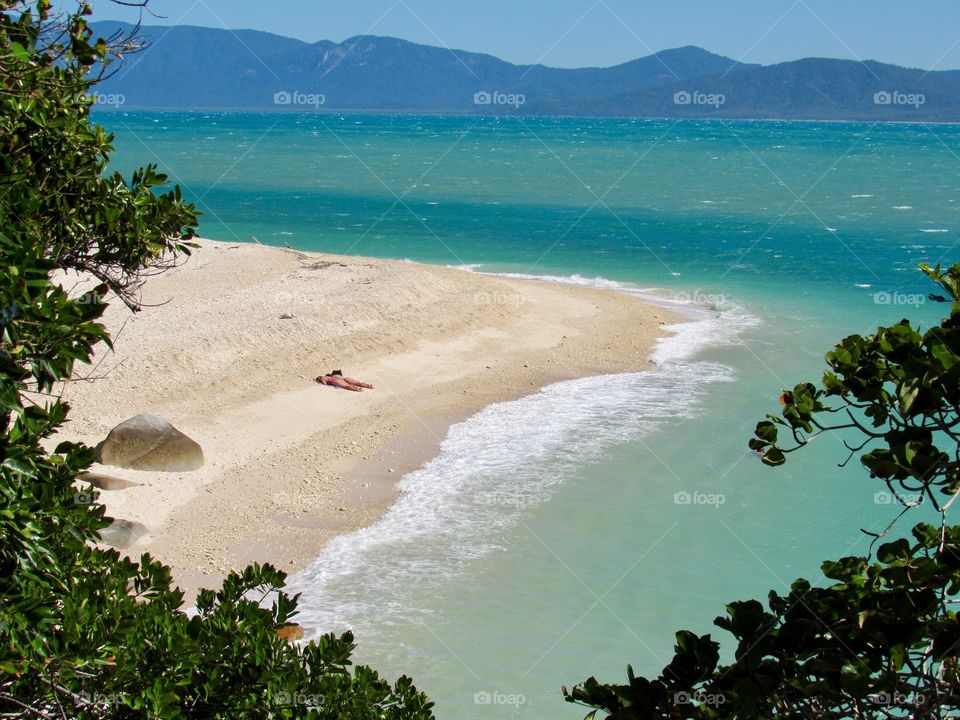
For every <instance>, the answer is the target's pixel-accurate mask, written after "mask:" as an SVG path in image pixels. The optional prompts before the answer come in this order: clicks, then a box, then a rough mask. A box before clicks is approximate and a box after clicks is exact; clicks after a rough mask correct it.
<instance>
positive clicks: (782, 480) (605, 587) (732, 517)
mask: <svg viewBox="0 0 960 720" xmlns="http://www.w3.org/2000/svg"><path fill="white" fill-rule="evenodd" d="M98 119H99V120H100V121H101V122H103V123H104V124H105V125H107V126H108V127H109V128H110V129H112V130H113V131H115V132H116V133H117V140H116V143H115V144H116V145H117V153H116V155H115V164H116V165H117V166H118V167H119V168H120V169H128V168H130V167H132V166H133V164H134V163H144V162H150V161H154V162H158V163H159V164H160V165H161V169H164V170H166V171H167V172H169V173H170V175H171V178H172V179H173V180H175V181H177V182H180V183H181V185H182V186H183V187H184V190H185V193H186V194H187V196H188V197H190V198H192V199H194V200H195V201H197V202H198V205H199V206H200V208H201V209H202V210H203V211H204V213H205V215H204V217H203V222H202V226H201V232H202V234H203V235H204V236H207V237H212V238H215V239H219V240H239V241H249V240H251V239H252V238H256V239H258V240H260V241H261V242H265V243H274V244H283V243H289V244H290V245H292V246H294V247H297V248H300V249H305V250H323V251H330V252H348V253H354V254H367V255H373V256H379V257H395V258H410V259H415V260H420V261H425V262H432V263H441V264H449V265H458V266H468V267H470V268H471V269H473V270H475V271H480V272H494V273H510V274H514V275H529V276H537V277H540V276H552V277H553V278H554V279H555V280H557V281H563V282H574V283H577V284H592V285H596V286H603V287H610V288H613V289H616V290H618V291H622V292H632V293H635V294H638V295H640V296H642V297H645V298H648V299H655V300H656V301H658V302H667V303H673V304H679V305H682V306H685V307H687V309H688V310H689V311H691V312H693V314H694V316H695V317H694V319H695V322H693V323H691V324H689V325H685V326H683V327H682V328H681V329H680V331H679V333H678V334H677V335H676V336H675V337H673V338H670V339H668V340H666V341H664V342H663V343H662V344H661V345H660V346H659V347H658V349H657V352H656V355H655V358H654V359H655V360H656V363H657V366H656V368H655V369H654V370H652V371H651V372H649V373H643V374H637V375H625V376H611V377H604V378H588V379H584V380H578V381H574V382H571V383H563V384H560V385H555V386H551V387H549V388H546V389H544V390H543V391H542V392H540V393H538V394H536V395H533V396H531V397H528V398H524V399H521V400H518V401H516V402H514V403H506V404H502V405H497V406H492V407H490V408H487V409H486V410H484V411H482V412H481V413H479V414H478V415H477V416H475V417H473V418H470V419H468V420H466V421H465V422H463V423H461V424H459V425H457V426H455V427H454V428H452V429H451V431H450V434H449V436H448V437H447V440H446V441H445V443H444V445H443V448H442V452H441V455H440V456H439V457H438V458H436V459H435V460H434V461H433V462H431V463H429V464H428V465H426V466H424V467H423V468H421V469H419V470H417V471H415V472H413V473H411V474H409V475H407V476H406V477H405V478H403V480H402V481H401V486H402V488H403V491H404V492H403V495H402V497H401V499H400V501H399V502H398V503H397V505H396V506H395V507H394V508H393V509H392V510H391V511H390V512H389V513H388V514H387V516H386V517H385V518H384V519H383V520H382V521H381V522H380V523H378V524H377V525H375V526H373V527H371V528H367V529H366V530H363V531H360V532H358V533H355V534H353V535H349V536H344V537H341V538H339V539H337V540H336V541H334V542H333V543H331V545H330V546H329V547H328V548H327V550H326V551H325V552H324V553H323V555H322V556H321V557H320V558H319V559H318V561H317V562H316V563H315V564H314V565H313V566H312V567H311V568H309V569H308V570H306V571H305V572H303V573H300V574H299V575H298V576H296V577H295V578H294V579H293V585H294V586H295V587H296V588H297V589H298V590H300V591H302V592H303V594H304V597H303V603H302V608H303V613H302V615H301V621H302V622H304V623H305V624H316V625H319V626H321V627H323V628H324V629H338V628H341V627H352V628H354V630H355V632H356V635H357V638H358V642H359V650H358V659H359V660H361V661H364V662H370V663H371V664H373V665H375V666H376V667H378V668H382V669H384V670H385V671H386V672H387V673H388V674H391V675H399V674H400V673H403V672H405V673H408V674H411V675H412V676H413V677H414V678H415V680H416V681H417V684H418V686H419V687H421V688H422V689H424V690H426V691H427V692H428V693H429V694H430V695H431V696H432V697H433V698H435V699H436V700H437V703H438V705H437V713H438V715H439V717H442V718H488V717H489V718H497V717H522V718H546V717H571V718H574V717H581V716H582V715H583V712H582V711H581V710H580V709H579V708H576V707H573V706H567V705H565V704H564V703H563V702H562V700H561V697H560V693H559V686H560V685H561V684H566V685H572V684H574V683H576V682H578V681H580V680H583V679H585V678H586V677H587V676H589V675H597V676H598V677H600V678H602V679H605V680H609V681H621V680H622V679H623V678H624V676H625V667H626V664H627V663H628V662H630V663H632V664H633V666H634V668H635V669H636V671H637V672H638V674H639V673H656V672H657V671H658V670H659V669H660V668H661V667H662V666H663V665H664V664H665V663H666V662H668V661H669V659H670V656H671V652H672V644H673V633H674V632H675V630H677V629H680V628H684V627H686V628H691V629H694V630H697V631H701V632H708V631H710V629H711V622H712V620H713V618H714V617H715V616H716V615H718V614H721V613H722V611H723V605H724V603H725V602H727V601H729V600H733V599H742V598H746V597H751V596H753V597H760V598H761V599H762V598H763V597H764V596H765V595H766V592H767V591H768V590H769V589H771V588H774V589H777V590H779V591H784V590H785V589H786V587H787V586H788V585H789V582H790V581H791V580H792V579H793V578H795V577H798V576H806V577H810V578H816V577H818V576H819V574H818V568H819V563H820V561H821V560H823V559H825V558H828V557H840V556H843V555H847V554H853V553H857V552H863V551H864V549H865V547H866V542H865V538H864V536H863V535H862V534H861V533H860V532H859V529H860V528H868V529H879V528H880V527H882V526H883V525H884V524H885V522H886V521H887V520H888V519H889V518H890V517H892V515H893V514H894V509H893V508H892V507H891V506H890V505H889V504H888V502H887V500H888V499H887V498H885V497H884V496H882V495H881V496H875V493H876V491H877V490H878V488H877V487H876V486H875V485H873V484H871V482H870V481H869V479H868V478H867V477H866V475H865V474H864V473H863V472H861V471H860V470H859V469H858V468H857V467H855V465H856V464H855V463H854V464H853V466H851V467H847V468H845V469H840V468H838V467H837V463H839V462H840V461H842V460H843V459H844V457H845V452H844V450H843V447H842V445H841V444H840V442H839V441H838V440H837V439H836V438H830V437H827V438H823V439H821V440H820V441H818V442H817V443H815V444H814V445H812V446H811V447H810V448H808V449H807V451H805V452H804V453H801V454H799V455H797V456H795V457H794V458H792V459H791V462H790V463H788V465H787V466H786V467H784V468H780V469H777V470H771V469H768V468H764V467H762V466H761V464H760V463H759V462H758V461H757V459H756V458H755V457H754V456H753V455H752V454H751V453H750V452H749V451H748V450H747V448H746V442H747V440H748V439H749V437H750V436H751V433H752V429H753V426H754V424H755V423H756V421H757V420H759V419H762V418H763V416H764V414H765V413H767V412H771V411H775V409H776V407H777V403H776V399H777V397H778V396H779V388H781V387H782V386H785V385H786V386H789V385H793V384H794V383H796V382H799V381H801V380H813V379H816V378H817V377H818V376H819V374H820V373H821V372H822V364H823V363H822V357H823V353H824V352H825V351H826V350H827V349H829V347H830V346H832V344H833V343H834V342H836V341H837V340H839V339H840V338H841V337H842V336H843V335H846V334H850V333H854V332H857V333H865V332H869V331H870V330H871V329H872V328H875V327H876V326H877V325H878V324H881V323H890V322H894V321H896V320H899V319H900V318H901V317H903V316H910V317H912V318H916V319H918V320H919V321H922V322H924V323H927V324H929V323H931V322H934V321H935V320H936V318H937V317H938V315H939V313H938V308H936V307H934V306H933V304H932V303H929V302H926V300H925V294H926V292H928V291H929V290H930V289H931V287H930V286H929V284H928V283H927V282H926V281H925V279H924V278H922V276H921V275H920V273H918V272H917V271H916V266H917V263H919V262H921V261H927V262H931V263H936V262H944V263H950V262H956V261H958V260H960V252H958V245H957V242H958V240H960V217H958V214H957V213H958V207H957V197H958V189H960V176H958V174H957V169H958V165H960V128H957V127H948V126H905V125H897V126H893V125H858V124H835V123H830V124H818V123H772V122H736V123H725V122H700V121H683V122H673V121H644V120H638V121H631V120H583V119H549V118H536V119H531V118H527V119H523V118H509V119H496V118H434V117H396V116H344V117H338V116H331V115H312V114H286V115H269V114H262V115H253V114H251V115H243V114H239V115H225V114H206V115H205V114H184V113H180V114H177V113H151V114H147V113H108V112H103V113H100V114H99V115H98Z"/></svg>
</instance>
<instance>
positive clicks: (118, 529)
mask: <svg viewBox="0 0 960 720" xmlns="http://www.w3.org/2000/svg"><path fill="white" fill-rule="evenodd" d="M147 532H149V531H148V530H147V528H146V527H145V526H143V525H141V524H140V523H138V522H133V521H132V520H114V521H113V522H112V523H110V524H109V525H107V527H105V528H103V530H101V531H100V542H101V543H103V544H104V545H109V546H110V547H113V548H117V549H118V550H124V549H126V548H128V547H130V546H131V545H133V544H134V543H135V542H136V541H137V540H139V539H140V538H141V537H143V536H144V535H146V534H147Z"/></svg>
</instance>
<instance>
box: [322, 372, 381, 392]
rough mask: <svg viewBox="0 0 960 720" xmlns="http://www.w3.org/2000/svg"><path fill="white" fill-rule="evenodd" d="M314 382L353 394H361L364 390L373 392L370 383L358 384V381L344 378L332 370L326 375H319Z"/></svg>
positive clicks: (341, 374) (340, 373)
mask: <svg viewBox="0 0 960 720" xmlns="http://www.w3.org/2000/svg"><path fill="white" fill-rule="evenodd" d="M316 381H317V382H318V383H320V384H321V385H330V386H331V387H338V388H342V389H344V390H353V391H354V392H363V389H364V388H367V389H368V390H373V385H371V384H370V383H365V382H360V381H359V380H354V379H353V378H348V377H344V376H343V373H342V372H341V371H340V370H334V371H333V372H331V373H327V374H326V375H320V376H319V377H318V378H317V379H316Z"/></svg>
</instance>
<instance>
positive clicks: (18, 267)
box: [0, 0, 432, 718]
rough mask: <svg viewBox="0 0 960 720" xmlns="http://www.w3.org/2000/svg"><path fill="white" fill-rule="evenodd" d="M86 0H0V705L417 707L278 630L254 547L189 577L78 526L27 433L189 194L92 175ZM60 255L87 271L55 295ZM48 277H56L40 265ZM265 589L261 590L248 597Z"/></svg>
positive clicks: (251, 709)
mask: <svg viewBox="0 0 960 720" xmlns="http://www.w3.org/2000/svg"><path fill="white" fill-rule="evenodd" d="M88 14H89V7H88V6H86V5H84V4H81V5H80V8H79V10H78V11H77V13H75V14H73V15H70V16H68V17H66V18H56V17H53V16H52V13H51V9H50V3H49V2H46V1H43V0H41V1H38V2H33V3H22V2H4V1H3V0H0V219H2V224H0V713H2V714H3V715H4V716H5V717H34V718H47V717H50V718H52V717H57V718H61V717H71V718H106V717H110V718H147V717H150V718H154V717H157V718H227V717H230V718H235V717H245V718H246V717H250V718H257V717H262V718H267V717H277V718H300V717H310V718H429V717H431V705H432V704H431V703H430V702H429V701H428V700H427V698H426V697H425V696H423V695H422V694H421V693H419V692H418V691H417V690H416V688H414V686H413V684H412V682H411V681H410V680H409V679H408V678H405V677H404V678H401V679H400V680H398V681H397V682H396V683H394V684H392V685H391V684H390V683H388V682H386V681H385V680H383V679H382V678H381V677H380V676H379V675H378V674H377V673H376V672H375V671H373V670H371V669H369V668H367V667H363V666H360V667H354V666H353V665H352V663H351V660H350V657H351V654H352V652H353V649H354V644H353V638H352V636H351V635H350V634H349V633H347V634H344V635H342V636H339V637H337V636H335V635H332V634H330V635H326V636H324V637H322V638H320V639H319V640H317V641H315V642H312V643H309V644H304V645H302V646H301V645H297V644H291V643H290V642H288V641H287V640H286V639H284V637H283V632H282V631H284V630H288V629H290V628H291V627H293V618H294V617H295V616H296V608H297V600H298V598H297V597H296V596H294V597H291V596H289V595H287V594H286V593H284V592H283V589H282V588H283V585H284V581H285V577H286V576H285V575H284V574H283V573H282V572H279V571H278V570H276V569H274V568H273V567H271V566H269V565H264V566H259V565H254V566H251V567H249V568H247V569H246V570H244V571H243V572H240V573H233V574H231V575H230V576H229V577H228V578H227V579H226V580H225V581H224V583H223V587H222V588H221V589H220V590H219V591H217V592H213V591H210V590H207V591H202V592H201V593H200V594H199V596H198V598H197V602H196V608H197V612H196V614H193V615H188V614H186V613H185V612H183V611H182V610H181V606H182V604H183V600H184V598H183V593H182V592H181V591H180V590H179V589H177V588H175V587H174V586H173V585H172V581H171V574H170V570H169V568H167V567H165V566H164V565H162V564H161V563H159V562H157V561H155V560H153V559H152V558H150V557H149V556H148V555H144V556H142V557H141V558H140V560H139V562H134V561H132V560H130V559H127V558H123V557H121V556H120V554H119V553H117V552H116V551H114V550H105V549H102V548H101V547H98V546H97V545H96V544H95V543H96V541H97V540H98V539H99V535H98V532H99V531H100V530H102V529H103V528H104V527H106V525H107V524H108V523H109V518H106V517H105V516H104V508H103V507H102V506H100V505H98V504H96V502H95V493H94V492H93V489H92V488H89V487H88V488H82V487H79V486H78V484H77V480H76V478H77V476H78V475H79V473H81V472H82V471H84V470H85V469H86V468H88V467H89V466H90V465H91V463H92V462H93V459H94V458H93V452H92V451H91V450H90V449H89V448H87V447H84V446H82V445H79V444H73V443H61V444H59V445H58V446H57V447H56V448H55V449H54V450H53V452H48V451H47V450H45V446H46V445H49V444H50V443H51V442H52V438H53V436H54V435H55V434H56V432H57V430H58V428H59V427H60V426H62V425H63V423H64V422H65V421H66V419H67V415H68V412H69V407H68V405H67V404H66V403H64V402H63V401H62V400H61V399H60V398H59V397H58V394H57V393H58V389H59V387H60V384H61V383H62V382H63V381H64V380H65V379H67V378H69V377H70V375H71V373H72V372H73V371H74V369H75V366H76V364H77V363H87V362H89V361H90V360H91V357H92V355H93V352H94V347H95V346H96V345H97V344H98V343H101V342H105V343H109V341H110V338H109V337H108V335H107V332H106V330H105V329H104V327H103V326H102V325H101V324H99V323H98V319H99V318H100V317H101V315H102V313H103V311H104V308H105V302H106V298H107V297H108V295H109V294H110V293H112V294H113V296H115V297H119V298H121V299H122V300H123V301H124V302H126V303H127V304H128V305H130V306H131V307H133V308H134V309H136V307H137V299H136V298H137V292H136V291H137V288H138V287H139V284H140V283H141V282H142V281H143V278H144V277H146V276H147V275H149V274H150V273H153V272H160V271H162V270H164V269H165V268H167V267H169V266H170V265H171V264H173V263H175V262H177V261H178V259H180V258H183V257H184V256H185V255H187V254H189V251H190V247H191V244H190V242H189V241H190V239H191V238H192V237H193V232H194V229H195V227H196V220H197V212H196V210H195V208H194V207H193V206H192V205H189V204H187V203H185V202H184V201H183V199H182V198H181V196H180V193H179V190H178V189H174V190H172V191H169V192H166V193H162V194H161V193H158V192H155V190H157V189H158V188H159V187H160V186H161V185H162V184H163V183H164V182H165V180H166V178H164V176H163V175H161V174H159V173H157V172H156V170H155V169H154V168H146V169H144V170H141V171H139V172H137V173H135V174H134V175H133V178H132V180H131V182H130V183H127V182H126V181H125V180H124V179H123V178H122V177H121V176H120V175H118V174H113V175H110V176H106V175H105V172H106V167H107V161H108V157H109V152H110V150H111V147H110V144H109V143H110V141H111V139H110V137H109V136H108V135H107V134H106V133H105V132H104V131H103V130H102V128H99V127H97V126H95V125H93V124H91V123H90V121H89V109H90V106H91V100H90V98H89V97H88V94H89V92H90V89H91V87H93V85H94V84H95V82H96V77H97V76H96V75H95V74H92V72H93V71H94V70H95V68H97V67H100V68H102V67H104V66H105V64H106V63H107V61H108V60H109V57H110V54H111V53H112V52H115V51H117V47H116V46H115V45H112V44H111V43H109V42H107V41H105V40H103V39H96V40H94V39H93V38H92V37H91V33H90V31H89V29H88V28H87V26H86V21H85V17H86V16H87V15H88ZM64 272H80V273H84V274H85V275H87V276H93V277H95V278H97V279H98V280H99V285H98V287H97V288H96V289H95V290H94V291H92V292H89V293H86V294H85V295H83V296H80V297H71V294H70V293H69V292H68V291H67V290H65V289H64V287H63V286H61V284H59V282H60V281H62V274H63V273H64ZM58 278H59V281H58ZM267 603H269V605H267Z"/></svg>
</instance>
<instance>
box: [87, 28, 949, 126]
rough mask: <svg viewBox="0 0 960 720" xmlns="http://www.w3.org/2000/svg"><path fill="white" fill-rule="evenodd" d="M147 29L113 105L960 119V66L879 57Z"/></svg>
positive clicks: (104, 93)
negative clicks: (517, 60)
mask: <svg viewBox="0 0 960 720" xmlns="http://www.w3.org/2000/svg"><path fill="white" fill-rule="evenodd" d="M93 29H94V32H95V33H97V34H98V35H101V36H103V37H110V36H112V35H114V34H116V33H129V32H130V31H131V30H132V29H133V27H132V26H130V25H127V24H125V23H118V22H99V23H94V24H93ZM139 35H140V37H141V38H142V40H143V41H144V42H145V44H146V48H145V49H144V50H141V51H140V52H137V53H133V54H129V55H127V56H126V57H125V58H124V59H123V61H122V62H118V63H115V64H114V65H113V66H111V68H110V72H111V74H110V76H109V77H108V78H107V79H106V80H105V81H104V82H103V83H102V85H101V86H100V87H99V89H98V95H99V97H98V102H99V104H100V105H102V106H104V108H106V109H110V108H123V109H126V110H131V109H169V110H237V111H277V110H282V111H299V112H305V111H323V112H342V111H354V112H410V113H449V114H522V115H574V116H576V115H581V116H625V117H668V118H673V117H675V118H684V117H705V118H709V117H721V118H767V119H803V120H865V121H905V122H912V121H915V122H931V121H936V122H960V71H957V70H948V71H936V72H930V71H924V70H918V69H910V68H903V67H899V66H896V65H890V64H885V63H881V62H875V61H867V62H856V61H852V60H834V59H820V58H809V59H804V60H797V61H793V62H785V63H780V64H776V65H767V66H761V65H754V64H746V63H741V62H737V61H736V60H733V59H731V58H727V57H723V56H720V55H716V54H714V53H711V52H708V51H706V50H704V49H702V48H697V47H682V48H677V49H675V50H666V51H663V52H658V53H656V54H653V55H649V56H647V57H643V58H639V59H637V60H632V61H630V62H626V63H623V64H621V65H616V66H613V67H608V68H582V69H562V68H551V67H547V66H544V65H514V64H512V63H508V62H505V61H503V60H500V59H498V58H495V57H493V56H491V55H484V54H480V53H472V52H465V51H461V50H450V49H447V48H441V47H431V46H428V45H419V44H416V43H412V42H408V41H405V40H400V39H396V38H389V37H376V36H370V35H364V36H359V37H355V38H351V39H349V40H346V41H344V42H342V43H335V42H330V41H321V42H317V43H307V42H304V41H301V40H294V39H291V38H286V37H281V36H279V35H273V34H270V33H266V32H260V31H255V30H237V31H234V30H220V29H215V28H204V27H193V26H173V27H161V26H154V27H149V26H145V27H142V28H140V32H139Z"/></svg>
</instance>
